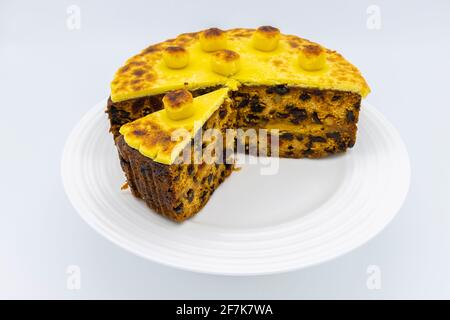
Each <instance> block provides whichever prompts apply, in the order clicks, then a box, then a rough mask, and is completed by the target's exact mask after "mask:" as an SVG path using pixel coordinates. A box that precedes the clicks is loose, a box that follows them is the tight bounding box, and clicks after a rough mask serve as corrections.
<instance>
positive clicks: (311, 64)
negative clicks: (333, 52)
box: [298, 45, 327, 71]
mask: <svg viewBox="0 0 450 320" xmlns="http://www.w3.org/2000/svg"><path fill="white" fill-rule="evenodd" d="M326 59H327V55H326V52H325V50H324V49H323V48H322V47H321V46H319V45H307V46H304V47H303V48H302V49H301V50H300V52H299V56H298V60H299V63H300V66H301V67H302V68H303V69H304V70H307V71H318V70H320V69H323V68H324V67H325V63H326Z"/></svg>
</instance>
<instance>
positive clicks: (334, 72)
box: [107, 26, 370, 221]
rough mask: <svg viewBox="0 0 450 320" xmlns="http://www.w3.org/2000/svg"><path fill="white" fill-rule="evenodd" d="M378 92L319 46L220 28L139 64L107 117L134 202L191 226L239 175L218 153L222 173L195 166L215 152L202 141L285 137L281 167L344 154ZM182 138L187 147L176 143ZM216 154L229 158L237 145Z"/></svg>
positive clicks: (118, 78) (123, 74) (128, 69)
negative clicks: (252, 133) (250, 134)
mask: <svg viewBox="0 0 450 320" xmlns="http://www.w3.org/2000/svg"><path fill="white" fill-rule="evenodd" d="M369 91H370V89H369V87H368V86H367V84H366V82H365V80H364V78H363V77H362V76H361V74H360V72H359V71H358V69H356V68H355V67H354V66H353V65H352V64H350V63H349V62H347V61H346V60H345V59H344V58H343V57H342V56H341V55H340V54H338V53H337V52H335V51H332V50H328V49H325V48H324V47H322V46H320V45H318V44H316V43H313V42H310V41H308V40H305V39H302V38H299V37H297V36H293V35H283V34H281V33H280V31H279V30H278V29H276V28H273V27H269V26H264V27H260V28H258V29H256V30H255V29H232V30H228V31H222V30H219V29H217V28H211V29H208V30H204V31H201V32H196V33H187V34H182V35H180V36H178V37H177V38H175V39H170V40H167V41H165V42H162V43H159V44H156V45H152V46H150V47H148V48H146V49H145V50H143V51H142V52H141V53H139V54H138V55H136V56H134V57H132V58H131V59H129V60H128V61H127V62H126V63H125V65H124V66H123V67H121V68H120V69H119V70H118V71H117V73H116V75H115V78H114V80H113V81H112V84H111V97H110V99H109V101H108V106H107V113H108V115H109V119H110V123H111V132H112V133H113V135H114V139H115V142H116V145H117V147H118V150H119V155H120V159H121V164H122V168H123V170H124V171H125V174H126V176H127V181H128V184H129V186H130V188H131V190H132V192H133V194H134V195H135V196H137V197H139V198H142V199H144V200H145V201H146V203H147V204H148V205H149V206H150V207H151V208H152V209H154V210H155V211H156V212H158V213H160V214H163V215H164V216H167V217H169V218H171V219H173V220H175V221H183V220H184V219H186V218H189V217H190V216H192V215H194V214H195V213H197V212H198V211H199V210H200V209H201V208H202V207H203V206H204V205H205V204H206V203H207V201H208V199H209V197H210V196H211V195H212V193H213V192H214V190H215V189H216V188H217V187H218V186H219V185H220V183H222V182H223V180H224V179H225V178H226V177H227V176H228V175H229V174H230V173H231V172H232V169H233V163H232V162H231V161H224V159H228V155H229V154H228V153H227V154H225V152H224V153H223V154H222V153H221V154H218V153H217V152H216V154H215V159H216V160H215V161H214V163H210V162H205V161H204V160H202V159H200V161H195V159H194V158H195V157H196V156H195V155H196V152H197V151H202V152H203V151H205V148H208V147H210V146H205V145H200V146H196V144H195V143H192V142H193V141H195V137H196V135H199V134H202V132H205V131H208V129H216V130H219V131H220V132H221V133H223V136H222V137H224V136H225V135H226V132H225V131H226V129H233V128H234V129H237V128H238V129H243V130H245V129H267V130H270V131H275V130H276V132H277V140H278V141H279V145H278V147H277V152H276V153H273V155H276V156H279V157H290V158H302V157H308V158H319V157H324V156H327V155H330V154H335V153H339V152H344V151H345V150H347V149H348V148H351V147H353V145H354V144H355V141H356V131H357V122H358V116H359V110H360V105H361V99H362V98H364V97H365V96H366V95H367V94H368V93H369ZM179 130H181V131H183V132H184V133H183V134H182V135H181V134H180V137H183V138H180V139H179V140H176V139H173V136H174V133H175V132H177V131H179ZM257 139H258V141H257V143H258V144H260V143H261V142H263V137H260V136H258V137H257ZM264 139H267V137H264ZM236 140H238V143H242V144H246V141H239V137H237V138H236ZM213 144H215V145H217V144H220V145H221V146H222V147H223V146H225V147H224V148H222V149H223V150H227V149H229V148H233V146H234V141H233V142H230V141H229V140H224V139H223V140H222V138H220V139H216V140H215V141H214V143H213ZM197 149H198V150H197ZM186 151H190V152H186ZM186 154H188V155H187V156H186ZM268 154H269V155H270V154H271V150H270V149H269V150H268ZM186 157H187V158H186ZM186 160H190V161H186Z"/></svg>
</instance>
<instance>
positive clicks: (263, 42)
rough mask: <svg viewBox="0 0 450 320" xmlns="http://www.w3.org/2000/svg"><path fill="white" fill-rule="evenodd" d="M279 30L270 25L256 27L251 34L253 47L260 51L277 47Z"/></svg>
mask: <svg viewBox="0 0 450 320" xmlns="http://www.w3.org/2000/svg"><path fill="white" fill-rule="evenodd" d="M279 41H280V30H278V29H277V28H274V27H271V26H262V27H259V28H258V29H256V31H255V32H254V33H253V36H252V44H253V47H254V48H255V49H257V50H261V51H273V50H275V49H276V48H277V47H278V42H279Z"/></svg>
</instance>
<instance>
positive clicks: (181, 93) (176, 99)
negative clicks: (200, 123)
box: [162, 89, 195, 120]
mask: <svg viewBox="0 0 450 320" xmlns="http://www.w3.org/2000/svg"><path fill="white" fill-rule="evenodd" d="M162 101H163V104H164V108H165V110H166V112H167V115H168V117H169V118H170V119H172V120H182V119H186V118H189V117H190V116H192V115H193V114H194V112H195V108H194V99H193V98H192V94H191V93H190V92H189V91H187V90H185V89H180V90H175V91H170V92H168V93H167V94H166V95H165V96H164V97H163V99H162Z"/></svg>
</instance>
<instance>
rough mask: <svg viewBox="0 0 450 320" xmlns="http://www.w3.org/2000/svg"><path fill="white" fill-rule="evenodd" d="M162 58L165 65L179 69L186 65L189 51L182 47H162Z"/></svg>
mask: <svg viewBox="0 0 450 320" xmlns="http://www.w3.org/2000/svg"><path fill="white" fill-rule="evenodd" d="M163 59H164V62H165V64H166V66H167V67H169V68H171V69H181V68H184V67H186V66H187V65H188V63H189V53H188V52H187V51H186V49H185V48H183V47H179V46H170V47H167V48H165V49H164V52H163Z"/></svg>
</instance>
